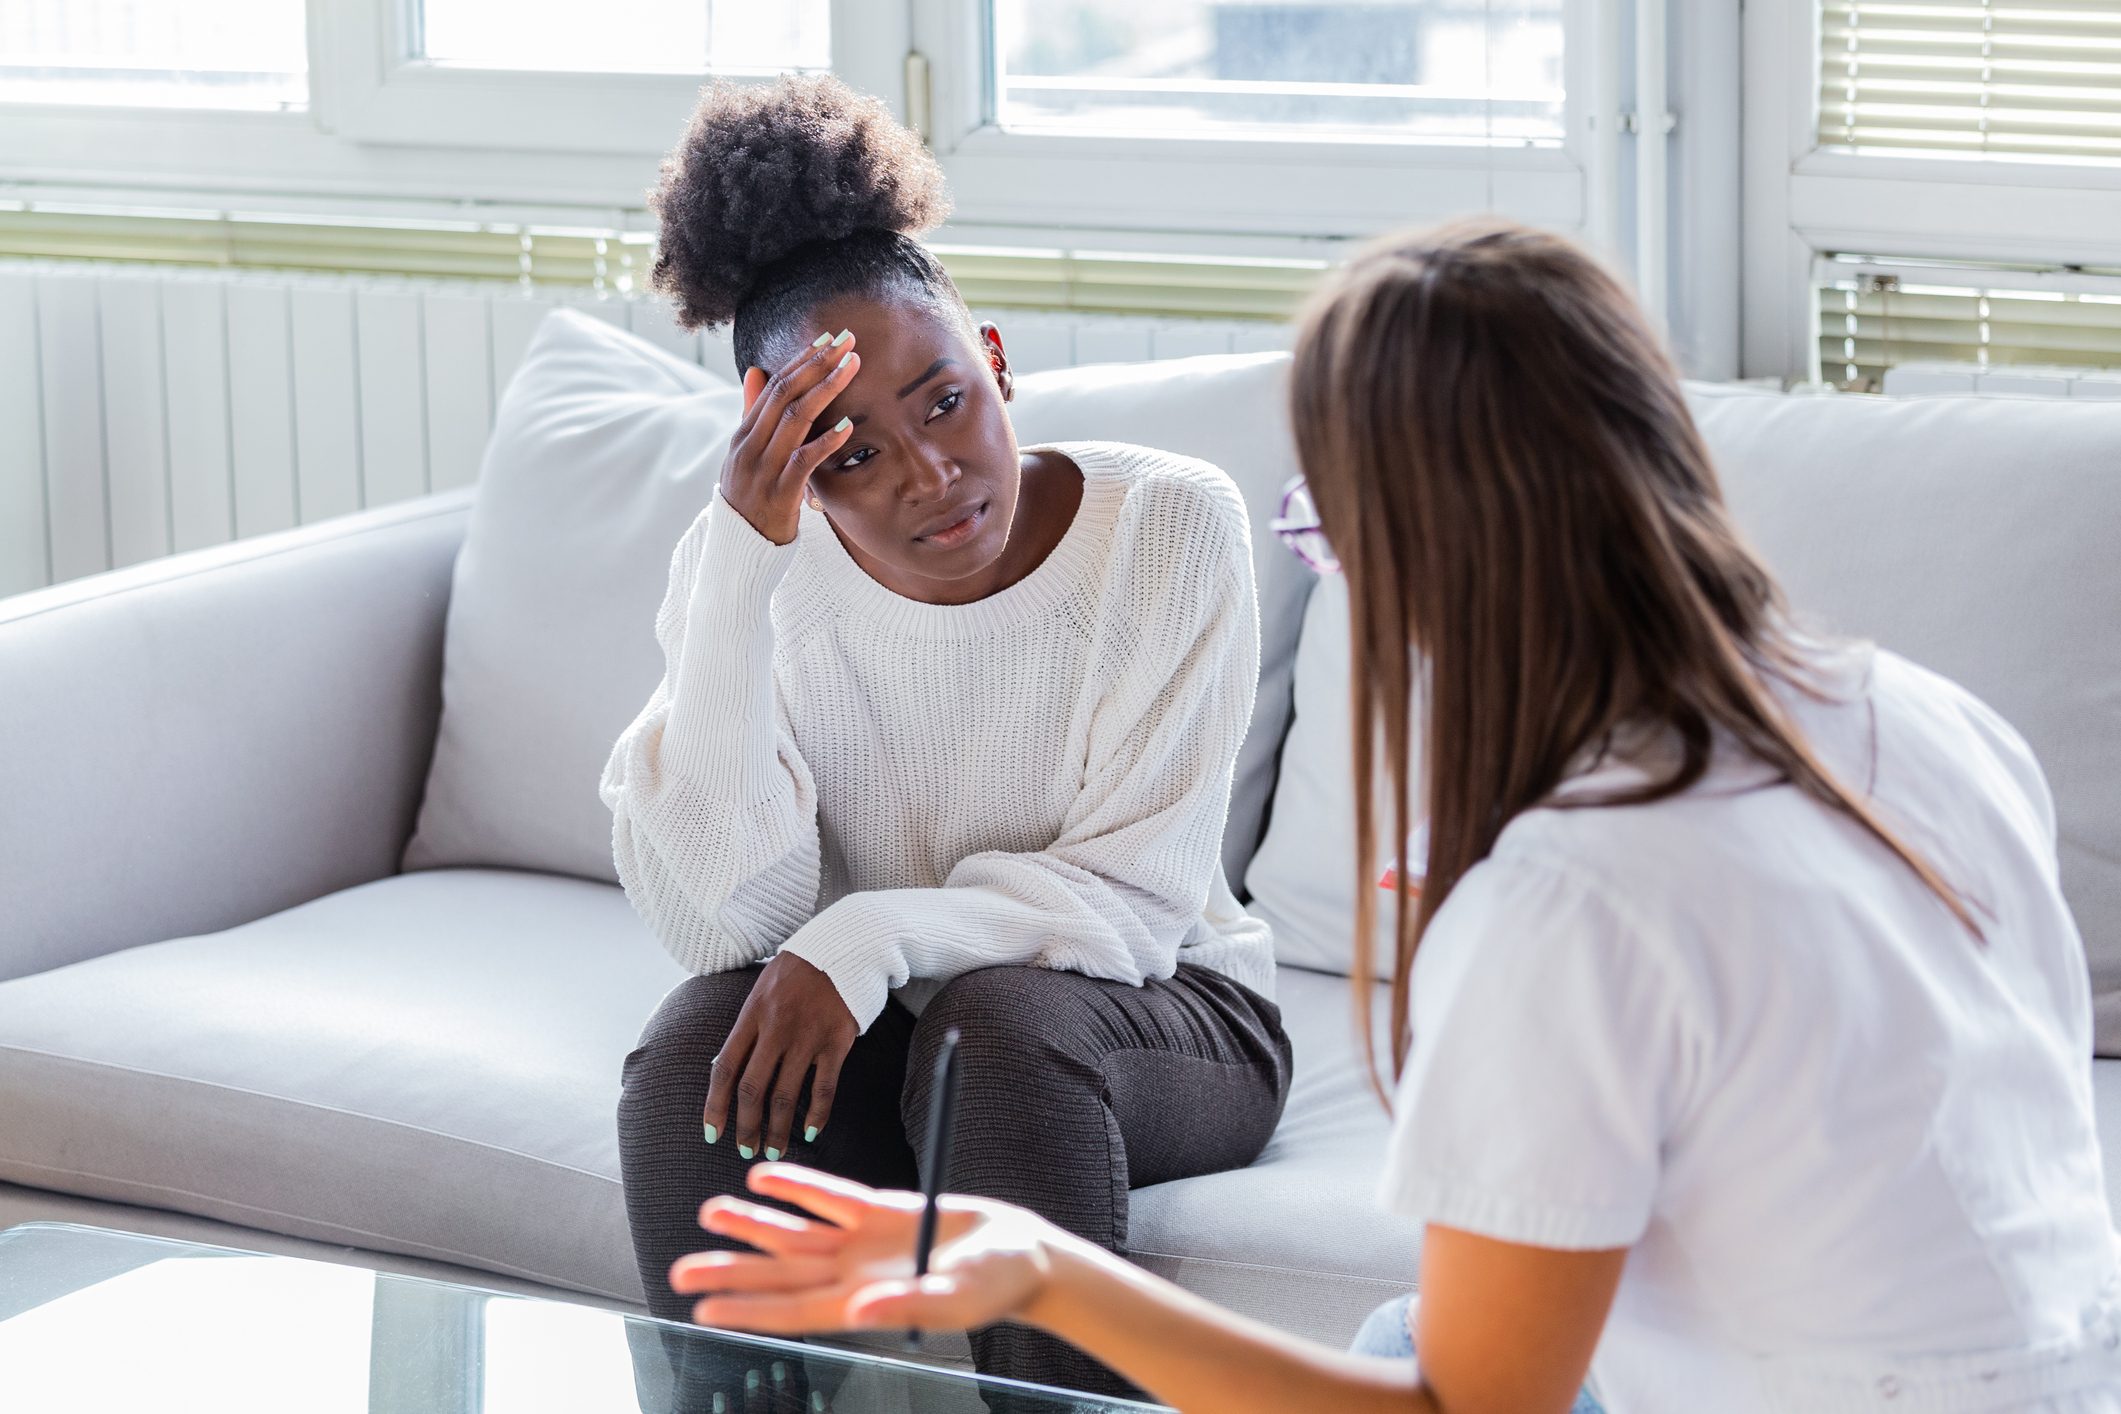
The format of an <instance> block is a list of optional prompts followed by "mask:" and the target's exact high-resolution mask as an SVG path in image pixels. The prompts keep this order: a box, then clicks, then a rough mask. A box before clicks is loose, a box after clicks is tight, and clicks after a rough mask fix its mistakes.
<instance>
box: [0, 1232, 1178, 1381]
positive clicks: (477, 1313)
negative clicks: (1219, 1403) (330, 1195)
mask: <svg viewBox="0 0 2121 1414" xmlns="http://www.w3.org/2000/svg"><path fill="white" fill-rule="evenodd" d="M1154 1408H1156V1406H1153V1405H1146V1404H1136V1403H1130V1402H1127V1401H1124V1400H1110V1399H1101V1398H1096V1397H1093V1396H1090V1395H1081V1394H1070V1393H1068V1392H1066V1391H1062V1390H1052V1389H1043V1388H1040V1387H1037V1386H1033V1385H1024V1384H1016V1383H1014V1382H1011V1381H1006V1380H990V1379H982V1378H977V1377H975V1376H972V1375H969V1374H963V1373H959V1372H957V1371H954V1370H947V1369H938V1368H936V1367H934V1366H930V1365H922V1364H916V1363H913V1362H910V1361H906V1360H898V1359H893V1358H890V1357H888V1356H883V1355H876V1354H870V1353H866V1352H862V1351H852V1350H846V1349H842V1348H836V1347H834V1348H828V1347H824V1346H819V1345H812V1344H803V1343H797V1342H790V1341H782V1340H770V1339H765V1338H761V1337H754V1336H742V1335H735V1334H732V1333H729V1332H726V1331H718V1330H707V1329H704V1328H702V1327H698V1326H687V1325H677V1324H673V1323H671V1322H668V1321H657V1320H651V1319H648V1318H645V1317H636V1316H624V1315H620V1314H618V1313H616V1312H611V1311H604V1310H599V1309H596V1308H594V1307H589V1306H577V1305H572V1304H569V1303H566V1302H560V1301H545V1300H538V1299H534V1298H530V1297H522V1296H511V1295H507V1294H504V1293H501V1292H496V1291H484V1290H481V1289H479V1288H477V1287H470V1286H454V1285H449V1284H446V1283H442V1282H434V1281H426V1280H422V1279H419V1278H415V1277H403V1276H392V1275H389V1274H386V1273H380V1272H374V1271H370V1270H368V1269H366V1268H363V1267H346V1266H338V1265H335V1264H333V1263H329V1262H314V1261H305V1260H301V1259H297V1258H293V1257H274V1256H267V1255H264V1254H261V1253H256V1252H240V1251H236V1250H234V1249H231V1248H225V1247H202V1246H198V1245H196V1244H193V1243H188V1242H171V1241H166V1240H164V1239H161V1238H152V1237H140V1236H135V1235H132V1234H129V1233H119V1232H106V1231H104V1230H103V1229H101V1228H93V1227H81V1226H75V1225H73V1224H68V1223H25V1224H23V1225H22V1226H20V1227H13V1228H9V1229H7V1230H6V1231H5V1232H0V1409H6V1410H8V1411H10V1414H14V1412H15V1411H20V1414H104V1411H109V1414H119V1411H124V1414H136V1411H139V1410H142V1409H152V1410H155V1411H156V1414H192V1411H199V1414H207V1411H212V1414H265V1412H266V1411H272V1414H281V1411H292V1410H297V1409H299V1410H301V1411H302V1414H563V1412H564V1414H823V1412H824V1411H837V1414H914V1412H915V1411H919V1412H920V1414H927V1411H931V1410H933V1411H938V1414H953V1412H954V1411H964V1414H982V1411H988V1410H991V1411H994V1414H1123V1411H1139V1410H1149V1409H1154Z"/></svg>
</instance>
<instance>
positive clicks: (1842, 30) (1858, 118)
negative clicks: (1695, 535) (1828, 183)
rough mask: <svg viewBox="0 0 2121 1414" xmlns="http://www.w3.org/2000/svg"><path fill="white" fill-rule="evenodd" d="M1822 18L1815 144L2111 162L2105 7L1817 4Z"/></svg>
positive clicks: (2107, 0)
mask: <svg viewBox="0 0 2121 1414" xmlns="http://www.w3.org/2000/svg"><path fill="white" fill-rule="evenodd" d="M1822 18H1823V24H1822V25H1821V29H1820V60H1821V63H1820V86H1819V141H1820V142H1821V143H1822V144H1823V145H1825V146H1829V147H1841V148H1852V149H1857V150H1883V149H1901V148H1916V149H1923V150H1928V151H1935V152H1949V153H1955V154H1961V155H1983V156H1986V155H1996V154H2021V153H2022V154H2031V155H2038V156H2043V157H2062V158H2077V159H2085V158H2115V157H2121V5H2117V4H2115V3H2113V0H2099V3H2096V4H2093V3H2086V0H2020V2H2019V3H2012V0H1941V3H1940V0H1927V3H1919V4H1917V3H1906V2H1905V0H1889V2H1888V3H1880V2H1879V0H1827V4H1826V7H1825V13H1824V15H1823V17H1822Z"/></svg>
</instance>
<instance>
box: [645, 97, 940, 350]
mask: <svg viewBox="0 0 2121 1414" xmlns="http://www.w3.org/2000/svg"><path fill="white" fill-rule="evenodd" d="M662 172H663V176H662V181H661V182H660V183H659V184H658V185H657V187H656V189H655V190H654V191H653V192H651V193H649V205H650V207H651V208H652V209H653V210H654V211H655V213H656V216H657V218H658V220H659V223H660V227H661V231H660V237H659V245H658V248H657V254H656V259H655V268H654V270H653V272H652V275H651V282H652V283H653V285H654V287H655V288H656V289H657V290H659V291H661V292H662V293H664V294H666V295H668V296H670V297H671V299H672V300H673V301H674V302H675V303H676V305H677V318H678V322H679V323H680V324H681V325H683V326H684V327H685V328H688V329H693V328H698V327H700V326H702V325H715V324H721V323H725V322H727V321H728V320H729V319H731V318H733V317H734V316H735V314H736V310H737V306H738V305H740V304H742V303H743V301H744V297H745V295H746V294H747V293H748V292H750V290H751V289H752V288H753V287H754V286H755V285H756V284H757V283H758V280H759V278H760V276H761V275H762V274H763V273H764V272H765V271H766V270H767V269H768V268H770V267H771V266H772V265H774V264H775V263H776V262H777V261H780V260H781V259H783V258H784V257H786V256H788V255H789V254H791V253H793V252H794V251H796V250H799V249H801V248H802V247H804V246H809V245H815V244H817V243H819V242H823V241H834V240H840V239H843V238H845V237H847V236H849V235H852V234H854V233H855V232H858V231H882V232H893V233H897V234H900V235H904V236H909V237H910V236H918V235H920V234H921V233H922V232H924V231H929V230H932V229H934V228H935V227H936V226H939V225H941V224H942V221H943V218H944V217H945V216H947V215H949V214H950V198H949V195H948V193H947V192H946V191H945V189H944V185H943V172H942V168H940V167H938V166H937V165H936V162H935V159H934V158H933V157H932V156H930V155H929V152H928V149H927V148H926V147H924V146H922V144H921V140H920V139H919V138H918V137H916V136H915V135H914V134H913V132H912V131H910V130H909V129H907V128H906V127H905V126H904V125H902V124H901V123H899V122H898V120H897V119H895V118H893V117H892V116H891V111H890V110H889V109H888V108H886V107H885V106H884V105H883V104H882V103H881V102H879V101H878V100H876V99H874V98H869V97H865V96H864V95H862V94H858V93H856V92H855V91H854V90H853V89H851V88H849V87H847V85H846V84H844V83H842V82H840V81H839V80H838V79H836V78H833V77H832V76H831V75H829V74H818V75H798V76H791V77H788V78H784V79H781V80H779V81H777V82H775V83H771V84H733V83H726V82H725V83H717V84H715V85H713V86H712V87H710V88H708V89H707V90H706V91H705V92H704V93H703V94H702V96H701V98H700V106H699V108H698V109H697V110H695V111H694V113H693V115H692V122H691V125H690V126H689V127H688V128H687V129H686V131H685V138H684V141H683V142H681V143H680V144H679V145H678V147H677V149H676V151H674V152H672V153H671V154H670V156H669V157H667V158H665V159H664V161H663V168H662Z"/></svg>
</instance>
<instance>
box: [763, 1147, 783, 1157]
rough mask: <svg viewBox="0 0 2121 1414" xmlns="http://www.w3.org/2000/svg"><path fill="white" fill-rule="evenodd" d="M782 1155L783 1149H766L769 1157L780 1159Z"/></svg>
mask: <svg viewBox="0 0 2121 1414" xmlns="http://www.w3.org/2000/svg"><path fill="white" fill-rule="evenodd" d="M780 1156H781V1151H780V1150H778V1149H768V1150H767V1151H766V1157H767V1158H769V1159H778V1158H779V1157H780Z"/></svg>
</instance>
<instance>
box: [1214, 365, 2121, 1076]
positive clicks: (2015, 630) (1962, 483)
mask: <svg viewBox="0 0 2121 1414" xmlns="http://www.w3.org/2000/svg"><path fill="white" fill-rule="evenodd" d="M1689 392H1690V393H1691V395H1692V400H1693V405H1694V410H1695V414H1696V417H1697V418H1698V420H1699V422H1700V425H1701V429H1702V433H1703V435H1704V436H1705V437H1706V438H1707V439H1708V443H1709V447H1710V450H1711V451H1712V452H1713V453H1714V455H1715V457H1716V461H1717V466H1718V468H1719V471H1720V472H1721V475H1722V478H1723V484H1724V489H1725V493H1726V495H1727V496H1728V498H1729V500H1730V504H1731V508H1732V511H1733V513H1734V514H1735V515H1736V517H1737V519H1738V522H1739V525H1740V526H1741V528H1742V529H1743V530H1744V531H1745V533H1746V534H1747V535H1748V536H1749V537H1751V539H1752V540H1753V542H1754V543H1755V544H1756V545H1757V546H1758V547H1759V548H1760V550H1761V551H1762V553H1763V554H1764V555H1765V556H1766V558H1767V560H1768V562H1769V563H1770V564H1771V565H1773V566H1774V568H1775V571H1776V573H1777V574H1778V575H1779V576H1780V578H1781V580H1782V582H1783V585H1784V587H1785V588H1786V589H1787V590H1788V591H1789V596H1790V599H1791V601H1792V602H1793V603H1794V604H1795V606H1796V607H1797V609H1798V611H1799V612H1800V613H1801V614H1802V615H1803V616H1804V617H1805V618H1806V619H1807V620H1809V621H1810V622H1811V623H1813V624H1814V625H1816V626H1818V627H1820V628H1823V629H1826V630H1828V631H1830V632H1835V633H1843V634H1851V635H1859V636H1862V637H1866V638H1871V639H1874V640H1876V641H1877V642H1879V643H1881V644H1883V645H1884V646H1886V647H1888V648H1891V649H1893V650H1894V651H1896V652H1898V653H1901V654H1903V655H1905V656H1906V657H1909V658H1911V659H1913V660H1915V661H1916V662H1918V663H1921V664H1923V665H1924V666H1926V667H1929V668H1933V669H1935V670H1936V671H1938V672H1941V673H1943V674H1944V675H1945V676H1947V677H1950V678H1952V679H1954V680H1955V681H1957V682H1959V683H1961V684H1962V685H1963V686H1965V687H1966V688H1967V689H1968V690H1969V691H1971V692H1973V693H1974V694H1975V695H1976V696H1978V697H1980V698H1982V699H1983V700H1984V701H1986V702H1987V703H1988V704H1989V705H1990V706H1992V707H1994V708H1995V709H1996V710H1997V711H1998V712H2001V713H2002V714H2003V716H2004V717H2005V718H2007V719H2008V720H2009V721H2010V722H2011V723H2012V725H2014V726H2015V727H2017V729H2018V730H2019V731H2020V732H2022V733H2023V734H2024V736H2025V739H2026V740H2027V741H2028V742H2029V743H2031V745H2032V748H2033V751H2034V753H2035V754H2036V755H2037V756H2038V757H2039V760H2040V764H2041V766H2042V768H2043V769H2044V770H2045V771H2046V773H2047V778H2048V781H2049V784H2050V785H2051V786H2052V787H2053V789H2054V795H2055V811H2056V815H2057V818H2058V820H2059V828H2060V836H2061V859H2062V887H2063V892H2064V893H2065V894H2066V895H2067V896H2068V898H2069V903H2070V907H2071V910H2072V911H2073V912H2074V913H2075V915H2076V919H2077V925H2078V927H2079V928H2080V929H2081V930H2082V932H2083V934H2084V940H2085V944H2086V947H2087V950H2088V952H2089V954H2090V968H2091V978H2092V987H2093V992H2094V995H2095V1004H2096V1007H2097V1014H2098V1046H2099V1051H2100V1053H2101V1054H2102V1055H2114V1054H2121V751H2116V750H2115V747H2114V744H2115V743H2116V742H2121V632H2116V631H2115V625H2117V624H2121V550H2117V548H2116V545H2115V531H2114V527H2115V526H2116V525H2121V406H2117V405H2114V404H2103V405H2102V404H2080V403H2067V402H2057V401H2052V400H2045V401H2043V400H2035V399H2009V398H1976V397H1962V398H1952V397H1939V398H1913V399H1893V398H1870V397H1851V396H1843V397H1785V396H1782V395H1779V394H1772V393H1762V392H1754V391H1749V390H1742V389H1730V388H1716V387H1710V386H1704V385H1693V386H1690V388H1689ZM1314 632H1324V633H1328V634H1332V635H1337V638H1336V641H1335V642H1334V643H1332V644H1330V645H1326V644H1317V643H1313V642H1311V641H1310V638H1309V635H1311V634H1312V633H1314ZM1305 633H1306V640H1305V641H1304V642H1303V643H1302V644H1301V645H1300V647H1299V649H1298V656H1297V668H1296V682H1295V689H1294V690H1295V698H1296V704H1297V705H1296V720H1295V722H1294V723H1293V724H1292V726H1291V729H1290V735H1289V740H1288V746H1287V749H1286V750H1284V752H1283V753H1282V760H1281V784H1280V786H1279V788H1278V789H1279V794H1278V795H1277V797H1276V803H1275V807H1274V816H1273V819H1272V820H1271V821H1270V823H1269V825H1268V830H1267V837H1266V839H1265V840H1264V841H1263V842H1262V844H1261V846H1260V850H1259V853H1258V855H1257V857H1256V858H1255V860H1254V862H1253V867H1252V869H1251V872H1250V874H1249V875H1248V877H1247V879H1246V885H1247V888H1248V890H1249V892H1250V894H1251V898H1252V904H1251V906H1252V909H1253V911H1254V912H1256V913H1259V914H1260V915H1261V916H1263V917H1265V918H1266V919H1267V920H1268V921H1269V922H1270V923H1271V924H1272V925H1273V927H1274V930H1275V942H1276V953H1277V956H1278V957H1279V958H1280V960H1282V961H1284V962H1294V963H1300V964H1302V965H1304V966H1314V967H1329V968H1332V969H1334V970H1337V971H1341V972H1345V971H1346V970H1347V968H1348V965H1349V963H1348V958H1349V939H1350V935H1349V933H1348V923H1347V920H1348V918H1349V916H1350V912H1349V910H1350V902H1349V900H1350V896H1351V894H1352V891H1353V888H1354V883H1353V880H1352V878H1351V877H1349V876H1348V873H1347V870H1346V868H1345V867H1344V866H1343V865H1342V864H1341V863H1340V861H1343V860H1345V859H1346V857H1347V852H1348V850H1349V849H1350V848H1351V847H1352V838H1353V834H1354V831H1353V828H1352V822H1353V819H1354V805H1353V795H1354V792H1353V788H1352V780H1351V777H1350V774H1349V769H1348V749H1349V746H1348V726H1347V716H1348V707H1347V702H1348V683H1347V671H1348V670H1347V654H1346V646H1345V640H1346V634H1347V615H1346V611H1345V599H1344V596H1343V597H1341V598H1338V599H1336V598H1334V597H1333V596H1332V595H1321V596H1317V598H1316V601H1315V602H1314V604H1313V606H1312V609H1311V613H1310V616H1309V619H1308V620H1307V622H1306V625H1305Z"/></svg>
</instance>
